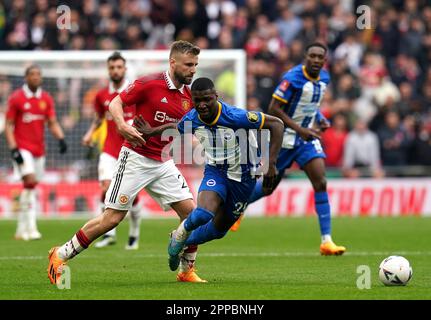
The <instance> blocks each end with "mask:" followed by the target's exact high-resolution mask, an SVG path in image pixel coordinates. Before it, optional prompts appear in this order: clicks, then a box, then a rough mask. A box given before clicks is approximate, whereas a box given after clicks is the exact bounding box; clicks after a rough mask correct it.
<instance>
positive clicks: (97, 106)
mask: <svg viewBox="0 0 431 320" xmlns="http://www.w3.org/2000/svg"><path fill="white" fill-rule="evenodd" d="M94 111H96V113H97V115H98V116H99V118H103V117H104V116H105V108H104V107H103V103H102V101H101V99H100V94H97V95H96V97H95V98H94Z"/></svg>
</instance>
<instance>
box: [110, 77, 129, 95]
mask: <svg viewBox="0 0 431 320" xmlns="http://www.w3.org/2000/svg"><path fill="white" fill-rule="evenodd" d="M129 84H130V81H129V80H128V79H126V78H125V79H124V82H123V85H122V86H121V87H119V88H118V89H117V90H115V88H114V84H113V83H112V81H109V94H113V93H114V92H116V93H120V92H122V91H124V90H126V88H127V87H128V86H129Z"/></svg>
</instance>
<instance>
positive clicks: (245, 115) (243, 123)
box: [229, 108, 265, 130]
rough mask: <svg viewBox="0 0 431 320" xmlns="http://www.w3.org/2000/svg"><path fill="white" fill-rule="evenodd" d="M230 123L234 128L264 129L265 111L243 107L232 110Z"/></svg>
mask: <svg viewBox="0 0 431 320" xmlns="http://www.w3.org/2000/svg"><path fill="white" fill-rule="evenodd" d="M229 118H230V119H229V120H230V122H231V123H230V125H231V126H232V128H233V129H240V128H243V129H259V130H260V129H262V127H263V125H264V123H265V114H264V113H263V112H255V111H247V110H243V109H238V108H237V109H233V110H231V115H230V117H229Z"/></svg>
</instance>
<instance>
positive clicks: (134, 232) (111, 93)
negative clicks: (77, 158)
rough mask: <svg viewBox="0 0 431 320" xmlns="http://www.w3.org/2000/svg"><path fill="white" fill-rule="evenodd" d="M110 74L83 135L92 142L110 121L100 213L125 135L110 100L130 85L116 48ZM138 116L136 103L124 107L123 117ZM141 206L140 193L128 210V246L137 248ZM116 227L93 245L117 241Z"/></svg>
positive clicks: (128, 119) (102, 167)
mask: <svg viewBox="0 0 431 320" xmlns="http://www.w3.org/2000/svg"><path fill="white" fill-rule="evenodd" d="M107 66H108V74H109V79H110V81H109V85H108V86H107V87H105V88H102V89H101V90H99V92H97V95H96V98H95V99H94V109H95V112H96V117H95V118H94V120H93V122H92V123H91V125H90V128H88V130H87V132H86V133H85V135H84V136H83V137H82V144H83V145H84V146H91V145H92V137H93V133H94V131H96V129H97V128H99V127H100V125H101V124H102V122H103V121H104V120H106V122H107V126H106V127H107V132H106V138H105V142H104V144H103V150H102V153H101V154H100V156H99V165H98V176H99V182H100V187H101V189H102V194H101V199H100V200H101V203H100V208H101V213H103V211H104V210H105V203H104V202H105V195H106V192H107V191H108V188H109V185H110V184H111V180H112V175H113V173H114V171H115V164H116V163H117V159H118V156H119V154H120V150H121V146H122V145H123V142H124V138H123V137H122V136H121V135H120V133H119V132H118V130H117V127H116V125H115V122H114V119H113V118H112V116H111V114H110V113H109V103H110V102H111V101H112V99H114V98H115V97H116V96H117V95H118V94H119V93H121V92H122V91H123V90H125V89H126V88H127V87H128V86H129V85H130V83H129V81H128V80H127V78H126V71H127V68H126V59H124V57H123V56H122V55H121V54H120V53H119V52H114V53H113V54H112V55H110V56H109V57H108V60H107ZM134 116H135V106H134V105H130V106H125V107H124V120H125V121H126V122H128V123H129V124H132V123H133V118H134ZM140 210H141V206H140V204H139V200H138V197H136V198H135V200H134V202H133V205H132V207H131V208H130V210H129V215H130V227H129V241H128V243H127V244H126V247H125V248H126V250H137V249H138V248H139V234H140V222H141V217H140ZM115 230H116V228H114V229H112V230H110V231H109V232H107V233H106V234H104V235H103V236H102V237H101V238H102V239H101V240H100V241H98V242H97V243H96V244H95V245H94V246H95V247H96V248H103V247H106V246H109V245H112V244H115V242H116V231H115Z"/></svg>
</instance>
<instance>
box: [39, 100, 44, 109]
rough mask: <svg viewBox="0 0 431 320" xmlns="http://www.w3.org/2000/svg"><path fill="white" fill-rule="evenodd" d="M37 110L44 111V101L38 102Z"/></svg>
mask: <svg viewBox="0 0 431 320" xmlns="http://www.w3.org/2000/svg"><path fill="white" fill-rule="evenodd" d="M39 108H40V110H45V109H46V102H45V101H39Z"/></svg>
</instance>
